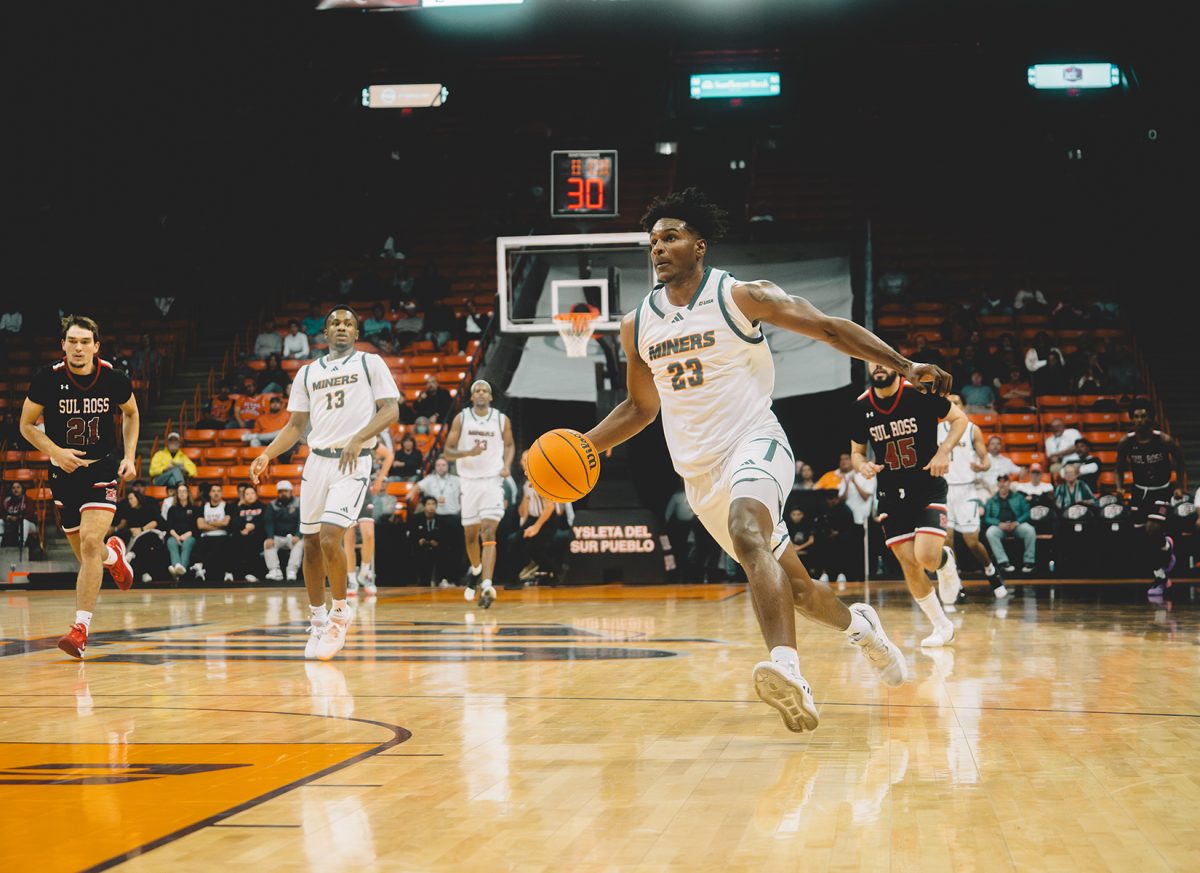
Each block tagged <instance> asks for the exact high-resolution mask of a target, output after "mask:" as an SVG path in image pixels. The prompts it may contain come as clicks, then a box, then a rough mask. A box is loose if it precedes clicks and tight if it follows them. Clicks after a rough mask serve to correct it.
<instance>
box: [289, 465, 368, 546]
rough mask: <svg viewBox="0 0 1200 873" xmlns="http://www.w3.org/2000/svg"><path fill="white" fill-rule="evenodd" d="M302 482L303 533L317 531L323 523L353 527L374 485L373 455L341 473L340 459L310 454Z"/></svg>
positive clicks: (301, 516) (301, 523)
mask: <svg viewBox="0 0 1200 873" xmlns="http://www.w3.org/2000/svg"><path fill="white" fill-rule="evenodd" d="M300 482H301V483H302V485H303V487H302V488H301V489H300V533H302V534H305V535H308V534H315V533H317V532H318V531H320V529H321V525H323V524H331V525H333V526H334V527H340V528H347V527H350V526H351V525H352V524H354V523H355V522H356V521H357V520H358V516H359V513H360V512H361V511H362V505H363V501H364V500H365V499H366V497H367V487H368V486H369V485H370V484H371V455H370V453H369V452H367V453H364V454H362V455H360V456H359V458H358V462H357V463H356V464H355V465H354V469H353V470H349V471H347V472H342V471H340V470H338V458H326V457H322V456H321V455H315V454H310V455H309V456H308V457H307V458H305V459H304V473H303V474H302V475H301V476H300Z"/></svg>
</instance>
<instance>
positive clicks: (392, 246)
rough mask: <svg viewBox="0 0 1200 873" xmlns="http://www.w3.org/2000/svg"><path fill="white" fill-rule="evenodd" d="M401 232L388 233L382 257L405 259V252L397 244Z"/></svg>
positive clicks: (381, 253) (380, 254)
mask: <svg viewBox="0 0 1200 873" xmlns="http://www.w3.org/2000/svg"><path fill="white" fill-rule="evenodd" d="M398 236H399V234H394V233H392V234H388V238H387V239H385V240H384V241H383V251H381V252H380V253H379V257H381V258H392V259H394V260H397V261H403V260H404V258H405V254H404V252H402V251H400V249H399V247H398V246H397V244H396V238H397V237H398Z"/></svg>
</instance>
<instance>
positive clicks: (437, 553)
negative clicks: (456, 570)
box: [408, 497, 462, 585]
mask: <svg viewBox="0 0 1200 873" xmlns="http://www.w3.org/2000/svg"><path fill="white" fill-rule="evenodd" d="M421 508H422V510H423V511H422V512H420V513H419V514H418V515H417V516H416V517H415V518H413V520H412V522H411V523H410V524H409V526H408V539H409V541H410V542H411V543H412V550H413V559H414V561H415V563H416V567H417V584H418V585H433V584H437V582H438V580H439V579H440V580H443V581H447V580H446V576H447V570H446V567H445V565H446V563H447V562H446V554H447V546H449V544H450V542H451V541H453V542H458V541H459V540H460V539H461V538H462V534H461V533H458V534H456V533H455V530H456V528H454V527H453V526H452V525H449V524H445V523H444V520H443V519H442V517H440V516H439V515H438V514H437V508H438V502H437V498H436V497H426V498H425V500H424V501H423V502H422V504H421Z"/></svg>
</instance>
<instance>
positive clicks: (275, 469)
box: [267, 464, 304, 486]
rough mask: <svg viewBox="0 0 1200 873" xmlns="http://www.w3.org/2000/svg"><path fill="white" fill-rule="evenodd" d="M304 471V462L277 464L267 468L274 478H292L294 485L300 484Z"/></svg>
mask: <svg viewBox="0 0 1200 873" xmlns="http://www.w3.org/2000/svg"><path fill="white" fill-rule="evenodd" d="M303 472H304V465H303V464H275V465H273V466H271V467H268V468H267V473H268V474H269V475H270V477H271V478H272V479H275V480H279V479H291V480H292V485H294V486H298V485H299V482H298V481H297V480H299V478H300V474H301V473H303Z"/></svg>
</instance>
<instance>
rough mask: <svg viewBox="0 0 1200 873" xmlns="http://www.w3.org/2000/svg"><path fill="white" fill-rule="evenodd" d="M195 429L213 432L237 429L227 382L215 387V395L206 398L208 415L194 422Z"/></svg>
mask: <svg viewBox="0 0 1200 873" xmlns="http://www.w3.org/2000/svg"><path fill="white" fill-rule="evenodd" d="M196 427H204V428H212V429H213V430H223V429H224V428H227V427H237V419H236V418H234V417H233V398H232V397H230V396H229V384H228V383H227V382H222V383H221V384H220V385H219V386H218V387H217V393H216V394H214V395H213V396H212V397H210V398H208V413H207V414H206V415H205V416H204V417H203V418H199V419H197V420H196Z"/></svg>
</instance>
